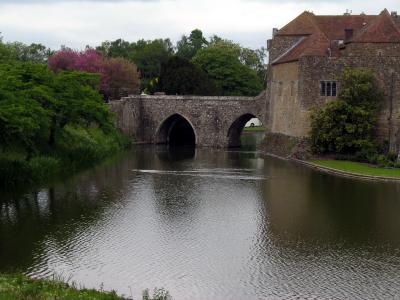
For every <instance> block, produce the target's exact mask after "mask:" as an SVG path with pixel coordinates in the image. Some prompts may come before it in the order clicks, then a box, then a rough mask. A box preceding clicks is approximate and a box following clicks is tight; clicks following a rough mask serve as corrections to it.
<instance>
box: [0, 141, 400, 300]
mask: <svg viewBox="0 0 400 300" xmlns="http://www.w3.org/2000/svg"><path fill="white" fill-rule="evenodd" d="M185 153H186V152H185ZM185 153H181V154H176V153H170V152H168V151H166V150H165V149H159V148H138V149H136V150H135V151H132V152H130V153H127V154H125V155H124V156H122V157H121V158H119V159H117V160H115V161H113V162H109V163H108V164H106V165H104V166H100V167H98V168H96V169H94V170H90V171H88V172H85V173H83V174H81V175H79V176H76V177H74V178H72V179H69V180H67V181H66V182H64V183H63V184H60V185H57V186H54V187H50V188H46V189H43V190H40V191H37V192H34V193H28V194H26V195H22V196H10V195H3V196H1V199H2V200H1V202H0V222H1V223H0V238H1V239H0V241H1V243H0V270H3V271H9V270H13V269H15V268H18V269H20V270H23V271H24V272H26V273H27V274H29V275H32V276H37V277H47V276H51V275H52V274H54V273H56V274H61V275H63V276H65V277H66V278H67V277H69V276H72V279H73V280H75V281H77V282H79V283H82V284H84V285H85V286H87V287H95V288H99V287H100V286H101V285H102V284H104V288H105V289H116V290H117V291H118V292H119V293H120V294H126V295H130V288H131V289H132V291H133V294H134V297H135V299H140V295H141V291H142V290H143V289H145V288H150V289H152V288H153V287H165V288H166V289H167V290H169V291H170V293H171V295H172V296H173V298H174V299H393V298H396V297H399V295H400V251H399V246H400V234H399V233H400V218H399V217H398V216H399V213H400V203H399V197H398V195H399V190H400V187H399V185H398V184H395V183H371V182H362V181H356V180H350V179H342V178H337V177H333V176H330V175H324V174H320V173H317V172H315V171H313V170H309V169H306V168H304V167H301V166H298V165H295V164H293V163H290V162H285V161H280V160H276V159H271V158H265V159H263V158H260V157H259V156H258V155H257V154H256V153H254V152H235V151H233V152H232V151H216V150H196V151H193V152H190V153H189V154H188V153H186V155H185ZM180 158H181V159H180Z"/></svg>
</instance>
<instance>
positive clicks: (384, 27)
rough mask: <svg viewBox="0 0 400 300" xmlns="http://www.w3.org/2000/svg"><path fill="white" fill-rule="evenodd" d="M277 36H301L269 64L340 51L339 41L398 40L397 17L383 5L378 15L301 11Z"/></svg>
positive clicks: (372, 41)
mask: <svg viewBox="0 0 400 300" xmlns="http://www.w3.org/2000/svg"><path fill="white" fill-rule="evenodd" d="M349 29H351V30H352V31H353V36H352V37H351V38H350V39H348V40H346V36H345V31H346V30H349ZM276 36H301V37H303V38H302V39H301V40H300V41H299V42H298V43H297V44H295V45H294V47H292V48H290V49H289V50H287V51H286V52H285V53H284V54H282V55H281V56H280V57H278V58H277V59H275V61H273V62H272V64H279V63H285V62H291V61H296V60H298V59H299V58H300V57H301V56H304V55H316V56H326V55H329V50H328V48H330V52H331V53H330V55H334V56H336V55H339V52H340V51H339V47H338V44H337V43H335V42H334V41H338V40H342V41H344V42H346V43H388V42H394V43H398V42H400V21H398V20H397V19H395V18H393V17H392V16H391V15H390V14H389V12H388V11H387V10H386V9H385V10H384V11H382V12H381V14H379V15H365V14H361V15H342V16H316V15H314V14H313V13H311V12H307V11H306V12H303V13H302V14H301V15H299V16H298V17H297V18H295V19H294V20H293V21H291V22H290V23H288V24H287V25H286V26H284V27H283V28H282V29H280V30H279V31H278V33H277V34H276Z"/></svg>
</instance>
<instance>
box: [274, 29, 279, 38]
mask: <svg viewBox="0 0 400 300" xmlns="http://www.w3.org/2000/svg"><path fill="white" fill-rule="evenodd" d="M278 31H279V30H278V28H274V29H272V37H275V35H276V34H277V33H278Z"/></svg>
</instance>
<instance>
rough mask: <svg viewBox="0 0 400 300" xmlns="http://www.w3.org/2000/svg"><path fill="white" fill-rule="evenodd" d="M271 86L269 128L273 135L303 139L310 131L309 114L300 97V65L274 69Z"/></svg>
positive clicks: (286, 65) (285, 65) (287, 65)
mask: <svg viewBox="0 0 400 300" xmlns="http://www.w3.org/2000/svg"><path fill="white" fill-rule="evenodd" d="M271 73H272V78H271V79H270V84H269V91H268V93H269V99H270V100H269V103H270V109H269V111H270V115H269V121H270V123H269V128H270V129H271V132H272V133H281V134H285V135H288V136H293V137H303V136H307V135H308V131H309V120H308V119H309V112H308V110H307V108H305V107H303V105H302V103H301V98H300V97H299V78H300V74H299V63H298V62H292V63H286V64H280V65H276V66H274V67H273V68H272V72H271Z"/></svg>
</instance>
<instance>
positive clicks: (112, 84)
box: [0, 29, 266, 100]
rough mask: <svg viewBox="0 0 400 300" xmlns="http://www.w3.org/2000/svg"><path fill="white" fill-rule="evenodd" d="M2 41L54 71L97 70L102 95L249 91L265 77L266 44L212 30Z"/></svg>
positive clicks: (249, 93) (12, 51) (12, 52)
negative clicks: (62, 42) (65, 41)
mask: <svg viewBox="0 0 400 300" xmlns="http://www.w3.org/2000/svg"><path fill="white" fill-rule="evenodd" d="M3 46H4V47H6V48H8V50H9V51H8V54H7V55H9V56H11V57H13V58H14V59H17V60H19V61H31V62H36V63H47V62H49V65H50V67H51V69H52V70H53V71H59V70H78V71H85V72H89V73H99V74H101V85H100V86H99V89H100V91H101V93H102V94H103V97H104V98H105V99H106V100H113V99H118V98H120V97H122V96H124V95H127V94H132V93H140V92H144V93H154V92H165V93H167V94H195V95H226V96H228V95H238V96H253V95H257V94H258V93H260V92H261V90H262V89H263V86H264V85H265V82H266V78H265V77H266V68H265V57H266V49H265V48H260V49H256V50H253V49H249V48H245V47H242V46H241V45H240V44H238V43H235V42H233V41H230V40H227V39H223V38H221V37H218V36H216V35H214V36H212V37H210V38H208V39H207V38H205V37H204V36H203V33H202V31H201V30H199V29H195V30H193V31H192V32H191V33H190V35H189V36H186V35H183V36H182V38H181V39H180V40H179V41H178V42H177V43H176V45H173V43H172V42H171V40H170V39H155V40H143V39H142V40H138V41H134V42H129V41H125V40H122V39H117V40H115V41H105V42H103V43H101V45H100V46H97V47H89V46H87V48H86V49H85V50H83V51H76V50H73V49H70V48H68V47H62V48H61V49H60V50H58V51H53V50H51V49H49V48H46V47H45V46H43V45H41V44H32V45H25V44H22V43H18V42H16V43H7V44H3ZM0 51H1V50H0ZM0 55H2V54H1V52H0ZM115 60H117V61H115ZM120 70H125V71H124V72H122V73H121V72H120ZM136 70H137V71H136ZM116 73H117V74H116Z"/></svg>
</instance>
